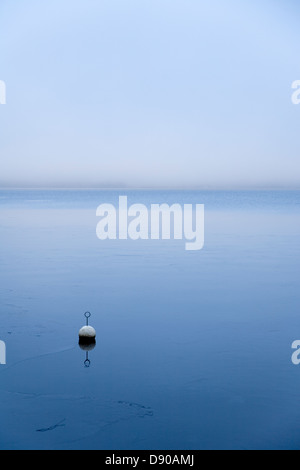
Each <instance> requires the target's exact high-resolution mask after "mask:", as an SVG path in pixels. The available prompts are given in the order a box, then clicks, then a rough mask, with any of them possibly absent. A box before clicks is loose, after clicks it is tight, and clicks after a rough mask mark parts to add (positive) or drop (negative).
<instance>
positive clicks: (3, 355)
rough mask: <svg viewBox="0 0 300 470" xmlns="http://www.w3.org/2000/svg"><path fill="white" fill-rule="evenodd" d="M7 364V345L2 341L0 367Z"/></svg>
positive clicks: (0, 345) (0, 343)
mask: <svg viewBox="0 0 300 470" xmlns="http://www.w3.org/2000/svg"><path fill="white" fill-rule="evenodd" d="M5 364H6V345H5V343H4V341H0V365H5Z"/></svg>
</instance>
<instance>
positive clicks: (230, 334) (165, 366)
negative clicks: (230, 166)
mask: <svg viewBox="0 0 300 470" xmlns="http://www.w3.org/2000/svg"><path fill="white" fill-rule="evenodd" d="M119 195H127V196H128V200H129V204H132V203H144V204H146V205H147V206H149V205H150V204H151V203H163V202H167V203H170V204H171V203H180V204H185V203H193V204H196V203H204V204H205V222H206V228H205V247H204V249H203V250H202V251H199V252H187V251H185V249H184V242H183V241H172V240H171V241H130V240H128V241H105V242H103V241H102V242H101V241H100V240H98V239H97V238H96V224H97V218H96V208H97V206H98V205H99V204H101V203H103V202H110V203H113V204H115V205H117V203H118V197H119ZM299 240H300V192H293V191H291V192H271V191H269V192H197V191H195V192H188V191H182V192H178V191H170V192H164V191H154V192H151V191H149V192H147V191H128V192H127V191H0V244H1V249H0V265H1V270H0V340H3V341H5V343H6V346H7V365H6V366H3V365H1V366H0V448H1V449H244V448H248V449H253V448H255V449H261V448H262V449H276V448H277V449H281V448H283V449H297V448H300V405H299V403H300V366H299V367H296V366H294V365H293V364H292V363H291V354H292V350H291V344H292V342H293V341H294V340H297V339H300V311H299V306H300V276H299V274H300V269H299V266H300V241H299ZM86 310H90V311H91V312H92V314H93V315H92V318H91V324H92V325H93V326H94V327H95V328H96V329H97V333H98V336H97V344H96V347H95V349H94V350H92V351H89V352H88V353H87V352H86V351H83V350H81V349H80V348H79V346H78V338H77V335H78V330H79V328H80V327H81V326H82V325H83V324H84V317H83V314H84V312H85V311H86ZM87 354H88V357H89V360H90V361H91V362H90V367H89V368H87V367H85V366H84V361H85V359H86V357H87V356H86V355H87Z"/></svg>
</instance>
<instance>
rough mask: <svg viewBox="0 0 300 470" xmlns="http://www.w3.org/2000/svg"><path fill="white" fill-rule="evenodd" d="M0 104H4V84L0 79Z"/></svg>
mask: <svg viewBox="0 0 300 470" xmlns="http://www.w3.org/2000/svg"><path fill="white" fill-rule="evenodd" d="M0 104H6V84H5V82H4V81H3V80H0Z"/></svg>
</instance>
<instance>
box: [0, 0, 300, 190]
mask: <svg viewBox="0 0 300 470" xmlns="http://www.w3.org/2000/svg"><path fill="white" fill-rule="evenodd" d="M299 17H300V6H299V2H298V1H296V0H295V1H292V0H289V1H286V0H285V1H284V0H282V1H279V0H272V1H271V0H259V1H258V0H251V1H250V0H243V1H242V2H241V1H240V0H227V1H225V0H222V1H221V0H59V1H58V0H51V1H44V2H41V1H40V0H26V2H25V1H24V0H14V1H11V0H1V3H0V80H4V81H5V82H6V86H7V104H6V105H5V106H3V105H1V106H0V187H6V186H14V187H16V186H18V187H26V186H30V187H32V186H38V187H46V186H48V187H49V186H51V187H52V186H60V187H99V186H133V187H143V186H147V187H158V186H164V187H203V188H210V187H217V188H221V187H226V188H229V187H299V188H300V164H299V157H300V139H299V135H300V106H295V105H292V103H291V94H292V91H291V84H292V82H293V81H294V80H297V79H298V80H300V50H299V44H300V29H299Z"/></svg>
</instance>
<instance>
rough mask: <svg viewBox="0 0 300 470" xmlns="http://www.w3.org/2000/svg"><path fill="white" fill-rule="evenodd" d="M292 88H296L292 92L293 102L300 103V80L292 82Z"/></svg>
mask: <svg viewBox="0 0 300 470" xmlns="http://www.w3.org/2000/svg"><path fill="white" fill-rule="evenodd" d="M292 89H293V90H295V91H294V92H293V94H292V103H293V104H300V80H295V81H294V82H293V83H292Z"/></svg>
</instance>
